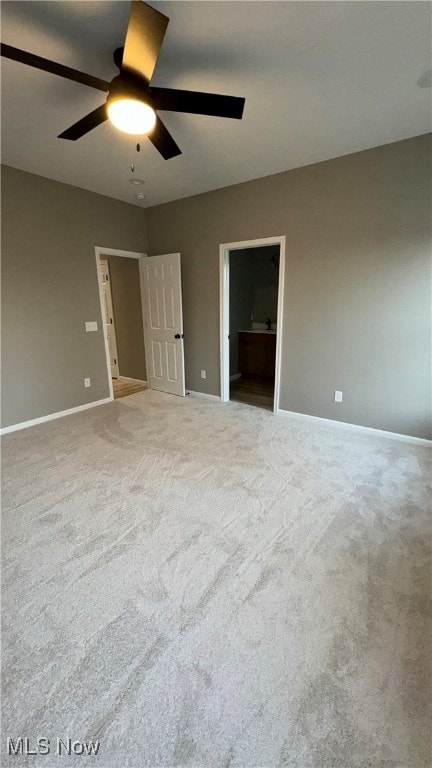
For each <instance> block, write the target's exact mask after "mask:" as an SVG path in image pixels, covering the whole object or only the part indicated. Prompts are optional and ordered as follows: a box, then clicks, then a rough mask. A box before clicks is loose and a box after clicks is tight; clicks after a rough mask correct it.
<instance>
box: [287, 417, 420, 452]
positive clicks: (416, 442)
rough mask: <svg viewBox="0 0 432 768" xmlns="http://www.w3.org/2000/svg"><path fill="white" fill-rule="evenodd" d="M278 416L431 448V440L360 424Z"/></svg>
mask: <svg viewBox="0 0 432 768" xmlns="http://www.w3.org/2000/svg"><path fill="white" fill-rule="evenodd" d="M277 415H278V416H290V417H291V418H296V419H299V420H301V421H320V422H321V423H322V424H331V425H332V426H333V427H339V428H341V429H350V430H355V431H356V432H365V433H368V434H371V435H372V434H373V435H376V436H377V437H389V438H393V440H401V441H402V442H404V443H413V444H414V445H425V446H428V447H429V448H430V447H432V440H426V439H424V438H423V437H414V436H413V435H400V434H398V433H397V432H386V431H385V430H384V429H374V427H362V426H361V424H350V423H348V422H346V421H335V420H334V419H323V418H322V417H321V416H310V415H309V414H307V413H297V412H296V411H285V410H284V409H283V408H278V410H277Z"/></svg>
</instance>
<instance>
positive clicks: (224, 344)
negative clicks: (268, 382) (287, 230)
mask: <svg viewBox="0 0 432 768" xmlns="http://www.w3.org/2000/svg"><path fill="white" fill-rule="evenodd" d="M285 243H286V236H285V235H281V236H279V237H264V238H261V239H259V240H242V241H240V242H236V243H223V244H222V245H220V246H219V264H220V267H219V269H220V375H221V385H220V391H221V401H222V402H223V403H226V402H227V401H228V400H229V399H230V366H229V339H228V336H229V254H230V251H239V250H242V249H244V248H260V247H262V246H263V245H279V253H280V258H279V285H278V307H277V334H276V366H275V390H274V401H273V412H274V413H277V412H278V408H279V392H280V377H281V357H282V322H283V296H284V284H285Z"/></svg>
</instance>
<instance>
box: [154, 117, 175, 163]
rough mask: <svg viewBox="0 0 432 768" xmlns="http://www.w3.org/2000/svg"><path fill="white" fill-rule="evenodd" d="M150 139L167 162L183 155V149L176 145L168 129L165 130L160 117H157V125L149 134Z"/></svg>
mask: <svg viewBox="0 0 432 768" xmlns="http://www.w3.org/2000/svg"><path fill="white" fill-rule="evenodd" d="M148 138H149V139H150V141H151V143H152V144H153V146H154V147H156V149H157V150H158V152H160V154H161V155H162V157H163V158H164V159H165V160H169V159H170V157H176V155H181V149H179V147H178V146H177V144H176V143H175V141H174V139H173V137H172V136H171V134H170V132H169V131H168V129H167V128H165V126H164V124H163V122H162V120H161V119H160V117H156V125H155V127H154V128H153V130H152V132H151V133H149V134H148Z"/></svg>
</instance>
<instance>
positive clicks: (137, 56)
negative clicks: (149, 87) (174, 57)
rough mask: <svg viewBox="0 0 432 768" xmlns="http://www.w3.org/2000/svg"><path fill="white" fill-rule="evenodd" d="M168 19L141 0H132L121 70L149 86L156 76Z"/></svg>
mask: <svg viewBox="0 0 432 768" xmlns="http://www.w3.org/2000/svg"><path fill="white" fill-rule="evenodd" d="M168 22H169V19H168V18H167V17H166V16H164V15H163V14H162V13H160V12H159V11H156V10H155V9H154V8H151V7H150V6H149V5H147V3H142V2H140V0H132V2H131V11H130V16H129V22H128V28H127V32H126V40H125V44H124V51H123V63H122V70H126V71H127V72H130V73H132V74H133V75H137V76H138V77H140V78H143V79H144V80H145V81H146V83H147V84H148V83H149V82H150V80H151V76H152V74H153V72H154V68H155V66H156V62H157V59H158V56H159V51H160V49H161V46H162V42H163V39H164V37H165V32H166V28H167V26H168Z"/></svg>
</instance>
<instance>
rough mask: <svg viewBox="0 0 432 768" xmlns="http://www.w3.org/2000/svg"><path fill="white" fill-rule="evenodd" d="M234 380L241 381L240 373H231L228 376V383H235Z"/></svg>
mask: <svg viewBox="0 0 432 768" xmlns="http://www.w3.org/2000/svg"><path fill="white" fill-rule="evenodd" d="M236 379H241V373H233V375H232V376H230V381H235V380H236Z"/></svg>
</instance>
